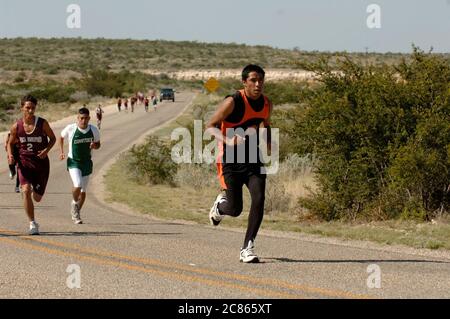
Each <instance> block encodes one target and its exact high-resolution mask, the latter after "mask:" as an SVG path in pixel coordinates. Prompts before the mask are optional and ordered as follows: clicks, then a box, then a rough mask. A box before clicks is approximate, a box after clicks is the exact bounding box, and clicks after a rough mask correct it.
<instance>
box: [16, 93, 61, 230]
mask: <svg viewBox="0 0 450 319" xmlns="http://www.w3.org/2000/svg"><path fill="white" fill-rule="evenodd" d="M21 105H22V113H23V117H22V118H21V119H19V120H18V121H17V122H16V123H14V124H13V126H12V127H11V131H10V132H11V136H10V142H9V143H8V161H9V163H10V164H12V163H14V157H13V151H12V150H13V146H14V144H13V141H14V140H16V138H17V139H18V141H19V144H18V145H19V159H18V163H17V164H18V165H17V166H18V174H19V180H20V185H21V187H22V192H23V195H24V196H23V205H24V208H25V212H26V213H27V215H28V219H29V220H30V231H29V234H30V235H39V225H38V223H36V221H35V218H34V204H33V199H34V201H35V202H40V201H41V200H42V197H43V196H44V193H45V188H46V186H47V181H48V176H49V173H50V162H49V160H48V157H47V154H48V152H49V151H50V149H51V148H52V147H53V145H55V142H56V137H55V134H54V133H53V131H52V129H51V128H50V125H49V124H48V122H47V121H46V120H45V119H43V118H40V117H37V116H35V115H34V112H35V111H36V105H37V100H36V98H34V97H33V96H31V95H26V96H24V97H23V98H22V102H21Z"/></svg>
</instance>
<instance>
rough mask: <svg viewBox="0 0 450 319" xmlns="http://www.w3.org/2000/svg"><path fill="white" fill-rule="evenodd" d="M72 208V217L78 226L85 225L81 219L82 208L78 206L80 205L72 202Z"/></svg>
mask: <svg viewBox="0 0 450 319" xmlns="http://www.w3.org/2000/svg"><path fill="white" fill-rule="evenodd" d="M70 206H71V210H70V214H71V215H72V220H73V222H74V223H75V224H77V225H79V224H83V221H82V220H81V218H80V207H79V206H78V203H74V202H73V201H72V203H71V204H70Z"/></svg>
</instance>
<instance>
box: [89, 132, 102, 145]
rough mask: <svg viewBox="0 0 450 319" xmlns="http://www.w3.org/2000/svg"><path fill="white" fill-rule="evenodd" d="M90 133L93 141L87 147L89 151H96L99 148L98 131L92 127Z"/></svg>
mask: <svg viewBox="0 0 450 319" xmlns="http://www.w3.org/2000/svg"><path fill="white" fill-rule="evenodd" d="M91 129H92V133H93V134H94V141H93V142H92V143H91V145H90V146H89V147H90V148H91V149H94V150H98V149H99V148H100V146H101V144H100V131H99V130H98V129H97V128H96V127H95V126H92V127H91Z"/></svg>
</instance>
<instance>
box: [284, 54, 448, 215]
mask: <svg viewBox="0 0 450 319" xmlns="http://www.w3.org/2000/svg"><path fill="white" fill-rule="evenodd" d="M339 66H340V67H339V70H340V72H334V70H333V69H332V68H331V67H330V66H329V65H328V64H327V62H326V61H321V62H318V63H316V64H313V65H312V64H310V65H307V66H306V67H307V68H308V69H310V70H313V71H315V72H316V73H317V74H318V75H319V76H320V81H321V83H322V85H321V86H320V87H319V88H316V89H314V90H310V92H309V93H308V94H305V95H304V96H305V97H306V98H307V104H308V107H307V108H306V109H305V110H303V111H302V112H297V113H296V116H297V117H296V118H294V119H293V120H294V122H295V124H296V125H293V126H292V133H291V137H292V138H294V139H295V140H296V142H295V143H294V144H295V145H296V148H297V149H298V150H299V151H300V152H301V151H303V152H312V153H314V154H316V155H317V156H318V158H319V159H320V161H319V162H318V165H317V170H316V173H317V182H318V186H319V189H318V191H317V193H316V194H315V195H314V196H313V197H311V198H308V199H304V200H302V204H303V205H304V206H305V207H306V208H308V209H310V210H311V211H313V212H315V213H316V214H317V215H318V216H320V217H322V218H323V219H326V220H332V219H355V218H358V217H359V216H367V215H369V216H372V217H374V216H377V217H376V218H393V217H400V216H402V217H408V216H413V217H414V218H417V217H418V216H419V217H421V218H425V219H427V218H429V216H430V214H433V213H436V212H437V211H439V212H443V211H448V208H449V200H448V195H449V190H450V157H449V155H450V153H449V149H450V134H449V133H450V103H449V101H450V100H449V96H450V90H449V83H450V66H449V64H448V61H446V60H445V59H443V58H442V57H440V56H435V55H432V54H425V53H423V52H421V51H420V50H418V49H417V48H414V52H413V53H412V54H411V57H410V59H409V60H408V62H407V61H406V60H405V61H404V62H403V63H401V64H400V65H398V66H386V65H384V66H373V65H362V64H359V63H356V62H353V61H351V60H350V59H343V60H342V61H341V62H339ZM381 199H382V200H381ZM393 202H396V204H395V205H392V203H393ZM374 212H377V213H374ZM424 212H425V213H424Z"/></svg>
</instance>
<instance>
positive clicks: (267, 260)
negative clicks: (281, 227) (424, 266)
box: [262, 257, 450, 264]
mask: <svg viewBox="0 0 450 319" xmlns="http://www.w3.org/2000/svg"><path fill="white" fill-rule="evenodd" d="M262 259H263V260H264V262H265V263H305V264H306V263H314V264H316V263H323V264H338V263H342V264H344V263H359V264H367V263H370V264H378V263H433V264H450V262H448V261H439V260H416V259H387V260H383V259H378V260H376V259H363V260H357V259H355V260H348V259H342V260H320V259H317V260H305V259H290V258H283V257H281V258H274V257H266V258H262Z"/></svg>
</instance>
